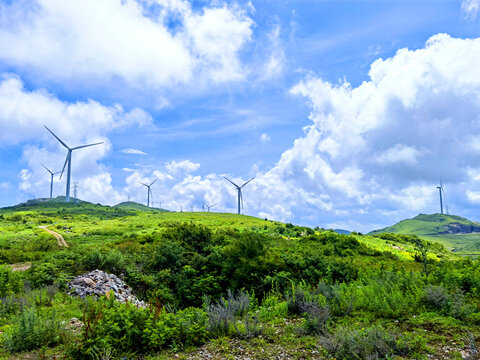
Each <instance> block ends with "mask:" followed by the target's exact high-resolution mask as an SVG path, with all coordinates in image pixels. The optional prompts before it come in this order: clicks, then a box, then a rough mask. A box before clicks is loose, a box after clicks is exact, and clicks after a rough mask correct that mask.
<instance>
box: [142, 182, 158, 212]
mask: <svg viewBox="0 0 480 360" xmlns="http://www.w3.org/2000/svg"><path fill="white" fill-rule="evenodd" d="M157 180H158V179H155V180H153V182H152V183H151V184H150V185H147V184H144V183H142V182H140V181H139V183H140V184H142V185H143V186H146V187H147V189H148V190H147V207H150V194H152V189H150V187H151V186H152V185H153V184H155V181H157ZM152 196H153V194H152Z"/></svg>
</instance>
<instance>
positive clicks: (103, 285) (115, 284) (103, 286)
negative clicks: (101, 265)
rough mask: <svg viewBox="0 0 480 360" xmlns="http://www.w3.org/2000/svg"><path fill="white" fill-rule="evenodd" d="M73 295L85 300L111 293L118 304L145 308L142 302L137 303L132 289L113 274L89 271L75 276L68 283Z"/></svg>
mask: <svg viewBox="0 0 480 360" xmlns="http://www.w3.org/2000/svg"><path fill="white" fill-rule="evenodd" d="M68 287H69V288H70V290H71V292H72V294H73V295H76V296H78V297H80V298H85V297H86V296H88V295H93V296H95V297H100V296H102V295H107V297H108V296H109V295H108V294H109V293H110V291H113V294H114V296H115V299H116V300H117V301H119V302H122V303H126V302H129V303H131V304H134V305H135V306H141V307H145V303H144V302H143V301H139V300H138V299H137V298H136V297H135V296H134V295H133V294H132V289H131V288H130V287H129V286H128V285H127V284H126V283H125V282H123V280H121V279H119V278H118V277H117V276H115V275H113V274H107V273H105V272H103V271H101V270H98V269H97V270H95V271H91V272H89V273H88V274H84V275H80V276H77V277H76V278H75V279H73V280H72V281H70V282H69V283H68Z"/></svg>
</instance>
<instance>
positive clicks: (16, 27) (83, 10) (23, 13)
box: [0, 0, 253, 89]
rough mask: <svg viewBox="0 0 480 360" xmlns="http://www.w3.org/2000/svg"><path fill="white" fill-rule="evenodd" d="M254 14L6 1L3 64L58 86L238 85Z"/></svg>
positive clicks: (106, 2) (126, 2)
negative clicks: (66, 83) (116, 82)
mask: <svg viewBox="0 0 480 360" xmlns="http://www.w3.org/2000/svg"><path fill="white" fill-rule="evenodd" d="M215 4H216V5H215ZM159 6H160V10H161V11H158V7H159ZM247 11H248V9H244V8H242V7H240V6H236V5H231V6H230V5H226V4H223V3H218V2H214V5H212V6H205V7H204V8H203V9H200V10H198V11H197V10H193V9H192V6H191V4H190V2H188V1H166V0H148V1H136V0H103V1H96V0H84V1H81V2H75V1H52V0H25V1H19V2H12V3H10V4H8V3H7V4H5V3H3V4H0V14H1V15H0V16H1V18H0V20H1V21H0V43H1V44H2V51H1V52H0V59H1V60H2V61H3V62H5V63H7V64H13V65H14V66H16V67H17V68H21V69H26V70H30V71H32V72H34V73H35V76H36V77H42V78H45V79H47V80H55V81H58V82H59V80H62V81H63V80H64V79H70V80H73V79H77V80H81V81H82V82H85V79H89V80H90V82H97V83H101V82H104V81H109V80H111V79H114V78H120V79H122V80H123V81H125V82H126V83H128V84H130V85H134V86H144V85H147V86H150V87H154V88H170V89H171V88H175V86H177V85H178V84H182V83H188V82H189V81H191V80H193V79H195V82H196V84H197V86H198V84H199V83H200V82H202V81H207V82H211V81H213V82H225V81H232V80H233V81H236V80H240V79H242V78H244V76H245V74H246V69H244V68H243V66H242V65H241V62H240V61H239V58H238V56H239V52H240V50H241V49H242V48H243V47H244V46H245V44H246V43H248V42H249V40H250V38H251V34H252V26H253V21H252V20H251V19H250V17H249V16H248V14H247ZM169 24H170V26H169ZM171 24H176V25H175V26H173V28H172V27H171Z"/></svg>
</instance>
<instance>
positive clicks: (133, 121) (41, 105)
mask: <svg viewBox="0 0 480 360" xmlns="http://www.w3.org/2000/svg"><path fill="white" fill-rule="evenodd" d="M151 123H152V118H151V116H150V115H149V114H147V113H146V112H145V111H143V110H141V109H133V110H131V111H129V112H127V111H125V110H124V109H123V108H122V106H120V105H118V104H116V105H113V106H103V105H101V104H100V103H98V102H96V101H93V100H88V101H86V102H75V103H68V102H63V101H60V100H59V99H57V98H56V97H54V96H53V95H52V94H50V93H48V92H47V91H46V90H43V89H40V90H36V91H28V90H26V89H25V88H24V86H23V83H22V81H21V80H20V79H19V78H18V77H17V76H15V75H11V74H3V75H2V76H1V77H0V126H1V128H2V131H1V132H0V140H1V141H2V143H3V144H15V143H18V142H22V141H27V140H32V139H39V137H40V138H45V137H48V138H49V139H53V141H54V142H55V140H54V138H53V137H51V135H50V134H48V133H47V131H46V130H45V129H44V128H43V125H47V126H48V127H49V128H50V129H51V130H52V131H53V132H55V133H56V134H57V135H58V136H63V139H64V141H65V142H66V143H67V144H70V145H71V146H76V145H79V144H80V143H90V142H94V140H99V134H104V133H106V132H108V131H112V130H114V129H120V128H125V127H129V126H144V125H150V124H151ZM73 139H75V140H73ZM100 141H101V139H100Z"/></svg>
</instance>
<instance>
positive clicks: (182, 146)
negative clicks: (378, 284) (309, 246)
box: [0, 0, 480, 232]
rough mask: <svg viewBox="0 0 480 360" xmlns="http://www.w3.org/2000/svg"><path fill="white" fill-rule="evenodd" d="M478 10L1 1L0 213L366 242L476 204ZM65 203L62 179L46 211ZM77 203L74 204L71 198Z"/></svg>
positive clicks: (469, 213) (418, 5) (454, 5)
mask: <svg viewBox="0 0 480 360" xmlns="http://www.w3.org/2000/svg"><path fill="white" fill-rule="evenodd" d="M479 10H480V0H463V1H461V0H458V1H454V0H452V1H442V2H434V1H430V0H424V1H410V0H407V1H388V2H385V1H380V0H373V1H354V0H351V1H348V0H346V1H341V2H339V1H333V0H332V1H328V0H325V1H319V2H311V1H285V2H273V3H272V2H270V1H240V2H238V1H224V2H223V1H222V2H218V1H208V0H202V1H184V0H168V1H163V0H162V1H160V0H158V1H156V0H155V1H151V2H145V1H137V0H126V1H120V0H109V1H105V2H104V3H101V4H99V3H98V2H95V1H93V0H87V1H84V2H82V4H81V5H79V4H76V3H74V2H47V1H44V0H26V1H22V2H11V1H7V0H0V14H1V15H0V42H1V43H2V44H3V46H2V51H1V52H0V140H1V142H0V149H1V151H0V164H1V165H2V166H1V167H0V207H6V206H9V204H19V203H22V202H25V201H26V200H27V199H28V198H30V197H32V194H33V195H34V196H35V197H38V198H44V197H48V194H49V191H50V174H49V173H47V171H46V170H45V169H44V168H43V167H42V164H44V165H45V166H46V167H48V168H49V169H51V170H52V171H53V172H57V171H59V170H61V169H62V166H63V164H64V161H65V155H66V151H64V150H65V149H64V148H63V147H62V146H61V145H60V144H59V143H58V141H57V140H56V139H55V138H54V137H53V136H52V135H51V134H49V133H48V131H46V130H45V129H44V128H43V127H44V126H48V128H49V129H51V130H52V131H53V132H54V133H55V134H56V135H58V136H59V137H60V138H61V139H62V140H63V141H65V143H67V144H68V145H69V146H72V147H74V146H78V145H81V144H90V143H96V142H100V141H102V142H104V144H103V145H100V146H95V147H94V148H86V149H82V150H80V151H78V152H77V151H75V152H74V153H73V155H72V182H71V184H72V185H73V183H74V182H75V181H78V184H79V188H78V197H79V198H82V199H85V200H86V201H88V202H92V203H101V204H105V205H114V204H118V203H121V202H125V201H127V198H128V199H130V200H129V201H132V202H137V203H140V204H144V203H146V201H147V195H146V194H145V193H144V187H143V186H141V185H140V184H138V182H139V181H140V182H145V183H150V182H151V181H152V180H153V179H155V178H158V181H157V183H155V184H154V185H153V186H152V193H153V198H152V201H153V203H154V204H160V203H161V207H162V208H165V209H172V211H178V210H180V209H183V210H190V209H191V208H192V207H193V209H196V210H199V211H200V210H201V208H202V203H204V202H205V203H207V204H215V203H218V207H215V209H213V210H214V211H215V210H217V211H220V210H222V211H223V212H230V213H236V211H237V191H236V190H235V189H234V188H233V186H232V185H231V184H230V183H228V182H227V181H226V180H224V179H223V177H224V176H227V177H228V178H229V179H232V181H234V182H235V183H244V182H245V181H246V180H248V179H250V178H252V177H255V179H254V180H253V181H252V182H251V183H249V184H248V186H246V187H245V189H243V190H242V193H243V201H244V204H245V206H244V209H243V213H244V214H245V215H251V216H256V217H260V218H265V217H266V218H268V219H272V220H276V221H281V222H291V223H295V224H298V225H305V226H309V227H312V228H313V227H316V226H318V227H323V228H332V229H347V230H352V231H361V232H368V231H372V230H375V229H380V228H383V227H386V226H390V225H392V224H395V223H397V222H398V221H401V220H404V219H409V218H412V217H414V216H416V215H417V214H420V213H427V214H430V213H438V211H439V210H440V204H439V198H438V191H437V186H438V185H439V184H440V182H443V187H444V188H445V195H444V199H443V201H444V209H445V208H447V209H448V210H447V211H448V212H449V213H454V214H456V215H458V216H461V217H464V218H467V219H471V220H473V221H477V220H478V218H477V214H478V206H479V205H480V156H479V155H480V141H479V140H478V138H479V135H480V115H479V114H480V98H479V96H478V94H479V93H480V76H479V75H480V63H479V61H478V58H479V57H480V26H479V25H480V15H479V14H478V12H479ZM64 195H65V176H64V177H63V178H62V180H61V181H59V180H58V176H56V177H55V181H54V185H53V197H56V196H64ZM70 195H73V194H72V193H71V194H70Z"/></svg>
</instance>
